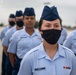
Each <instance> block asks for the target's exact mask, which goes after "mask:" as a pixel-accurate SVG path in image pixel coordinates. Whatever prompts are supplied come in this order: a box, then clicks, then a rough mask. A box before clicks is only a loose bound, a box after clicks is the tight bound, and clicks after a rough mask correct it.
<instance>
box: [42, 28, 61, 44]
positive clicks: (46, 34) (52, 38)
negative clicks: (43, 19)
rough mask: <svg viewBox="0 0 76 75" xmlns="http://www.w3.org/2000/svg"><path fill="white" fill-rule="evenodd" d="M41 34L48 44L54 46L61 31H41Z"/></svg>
mask: <svg viewBox="0 0 76 75" xmlns="http://www.w3.org/2000/svg"><path fill="white" fill-rule="evenodd" d="M41 31H42V32H43V34H42V37H43V38H44V39H45V41H46V42H48V43H49V44H56V43H57V41H58V39H59V37H60V35H61V30H56V29H50V30H41Z"/></svg>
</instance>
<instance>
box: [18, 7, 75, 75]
mask: <svg viewBox="0 0 76 75" xmlns="http://www.w3.org/2000/svg"><path fill="white" fill-rule="evenodd" d="M60 21H61V19H60V17H59V14H58V11H57V8H56V7H55V6H52V7H48V6H45V7H44V9H43V13H42V16H41V20H40V22H39V31H40V33H41V36H42V37H43V43H42V44H40V45H39V46H37V47H35V48H34V49H32V50H30V51H29V52H28V53H27V54H26V55H25V56H24V58H23V60H22V61H21V65H20V69H19V72H18V75H76V71H75V70H76V57H75V55H74V53H73V52H72V51H71V50H69V49H68V48H66V47H64V46H62V45H60V44H58V43H57V41H58V39H59V37H60V34H61V29H62V26H61V22H60Z"/></svg>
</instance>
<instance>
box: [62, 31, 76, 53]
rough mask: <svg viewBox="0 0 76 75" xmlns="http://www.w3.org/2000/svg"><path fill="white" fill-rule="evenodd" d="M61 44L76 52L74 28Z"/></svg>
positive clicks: (75, 32)
mask: <svg viewBox="0 0 76 75" xmlns="http://www.w3.org/2000/svg"><path fill="white" fill-rule="evenodd" d="M63 45H64V46H66V47H68V48H69V49H71V50H72V51H73V52H74V53H75V54H76V30H74V31H72V32H71V33H69V35H68V36H67V38H66V40H65V42H64V44H63Z"/></svg>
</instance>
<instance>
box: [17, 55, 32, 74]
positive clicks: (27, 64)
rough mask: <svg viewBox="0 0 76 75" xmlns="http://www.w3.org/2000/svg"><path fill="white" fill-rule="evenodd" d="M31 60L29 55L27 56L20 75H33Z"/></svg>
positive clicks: (23, 61)
mask: <svg viewBox="0 0 76 75" xmlns="http://www.w3.org/2000/svg"><path fill="white" fill-rule="evenodd" d="M30 63H31V58H30V57H29V56H28V55H25V56H24V58H23V60H22V62H21V65H20V69H19V72H18V75H33V74H32V68H31V64H30Z"/></svg>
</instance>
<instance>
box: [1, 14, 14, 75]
mask: <svg viewBox="0 0 76 75" xmlns="http://www.w3.org/2000/svg"><path fill="white" fill-rule="evenodd" d="M8 22H9V25H8V26H6V27H4V28H3V30H2V32H1V34H0V39H1V41H2V39H3V38H4V36H5V33H6V32H7V31H8V30H9V29H10V28H12V27H13V26H14V25H15V15H14V14H10V15H9V18H8ZM5 61H6V55H5V53H4V52H3V53H2V74H1V75H5Z"/></svg>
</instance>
